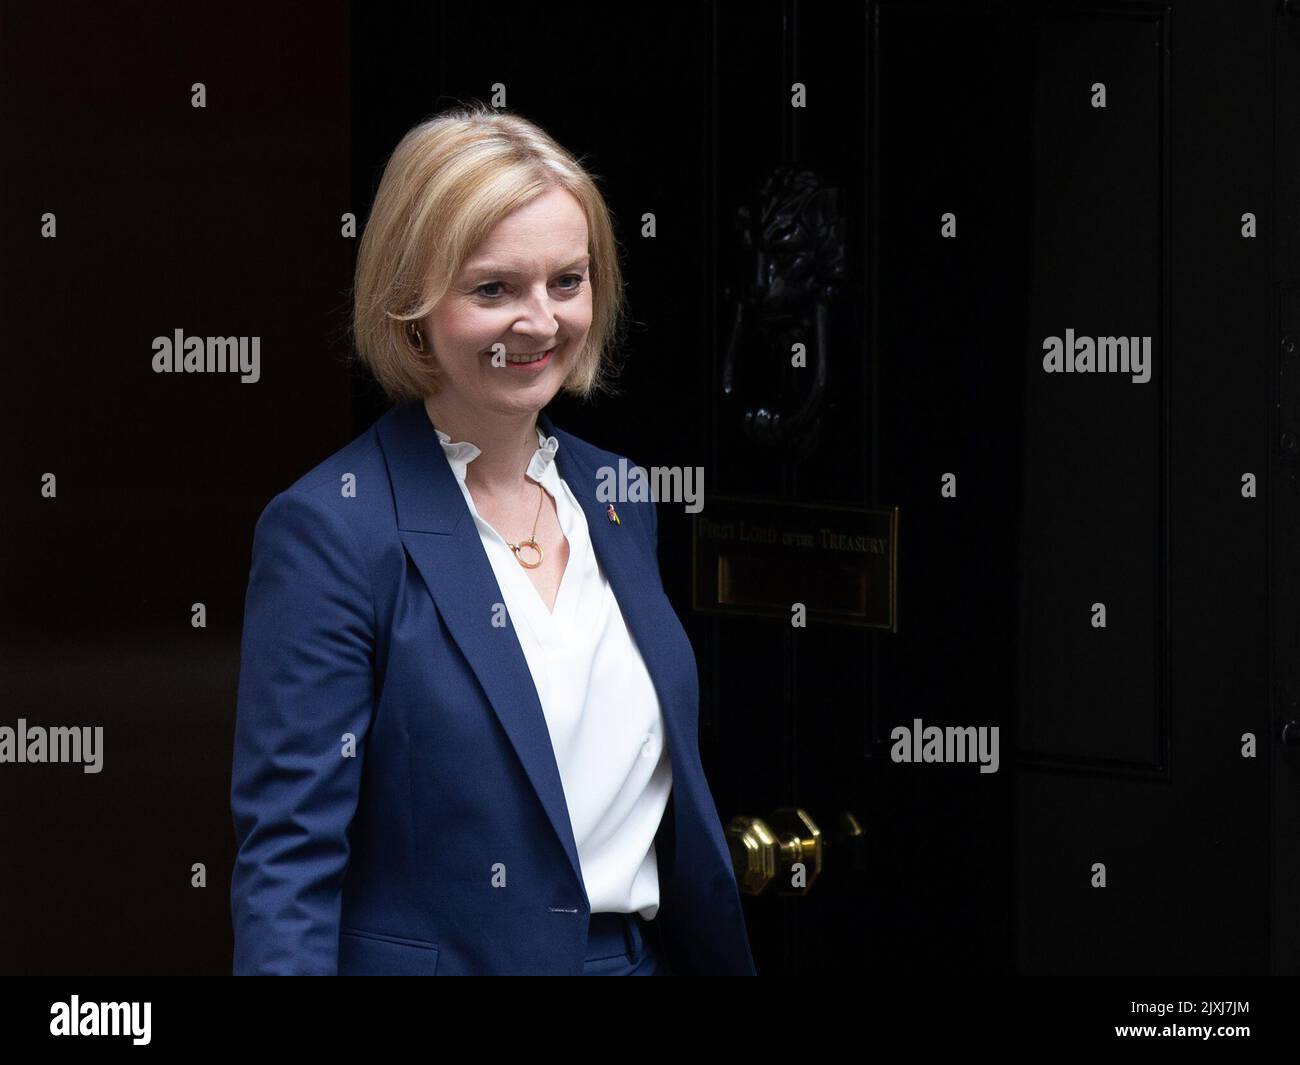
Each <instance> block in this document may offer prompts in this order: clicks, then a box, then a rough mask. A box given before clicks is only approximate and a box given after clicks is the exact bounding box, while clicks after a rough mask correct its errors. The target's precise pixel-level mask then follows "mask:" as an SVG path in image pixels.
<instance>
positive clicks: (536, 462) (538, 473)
mask: <svg viewBox="0 0 1300 1065" xmlns="http://www.w3.org/2000/svg"><path fill="white" fill-rule="evenodd" d="M434 432H436V433H437V434H438V443H440V444H441V445H442V451H443V454H444V455H446V456H447V463H448V465H450V466H451V469H452V472H453V473H454V474H455V475H456V479H457V480H458V481H460V482H461V483H462V484H463V483H464V481H465V470H466V468H467V467H468V466H469V464H470V463H471V462H473V461H474V460H475V459H476V458H478V457H479V455H481V454H483V452H482V451H480V450H479V449H478V448H477V447H476V446H475V445H473V444H471V443H470V442H469V441H468V440H457V441H453V440H452V439H451V437H450V436H448V435H447V434H446V433H444V432H443V431H442V430H441V429H435V430H434ZM559 449H560V441H559V440H557V439H556V438H555V437H553V436H547V435H546V434H545V433H544V432H542V430H541V428H540V427H539V428H538V430H537V450H536V451H535V452H534V453H533V457H532V459H531V461H530V462H529V463H528V470H527V475H528V476H529V477H531V478H532V479H533V480H534V481H536V482H537V483H538V484H541V483H542V479H543V478H544V477H546V476H547V472H548V471H549V470H551V469H553V468H554V463H555V453H556V452H557V451H558V450H559Z"/></svg>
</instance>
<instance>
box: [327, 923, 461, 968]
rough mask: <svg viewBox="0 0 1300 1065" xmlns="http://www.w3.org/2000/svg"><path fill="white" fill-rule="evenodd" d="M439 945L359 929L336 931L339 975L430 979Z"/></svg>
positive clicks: (435, 963) (436, 961) (436, 964)
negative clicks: (420, 977) (337, 936)
mask: <svg viewBox="0 0 1300 1065" xmlns="http://www.w3.org/2000/svg"><path fill="white" fill-rule="evenodd" d="M437 971H438V945H437V944H436V943H428V942H426V941H424V940H423V939H403V938H402V937H401V936H388V935H384V934H383V933H381V932H366V931H363V930H362V929H360V928H343V929H340V930H339V975H340V976H433V975H435V974H436V973H437Z"/></svg>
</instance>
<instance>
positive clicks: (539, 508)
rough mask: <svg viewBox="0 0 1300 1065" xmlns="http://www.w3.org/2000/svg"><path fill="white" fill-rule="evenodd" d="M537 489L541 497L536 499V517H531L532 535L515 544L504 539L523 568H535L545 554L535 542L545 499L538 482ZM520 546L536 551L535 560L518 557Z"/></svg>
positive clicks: (543, 489) (542, 489) (544, 491)
mask: <svg viewBox="0 0 1300 1065" xmlns="http://www.w3.org/2000/svg"><path fill="white" fill-rule="evenodd" d="M537 490H538V491H539V492H541V494H542V496H541V499H539V500H538V501H537V517H536V518H533V533H532V535H531V536H529V537H528V539H527V540H520V541H519V543H517V544H512V543H511V542H510V541H509V540H507V541H506V546H507V547H508V548H510V550H511V551H513V552H514V553H515V558H517V559H519V564H520V565H521V566H523V567H524V569H536V568H537V567H538V566H540V565H541V564H542V559H543V558H544V557H545V556H544V555H543V554H542V549H541V547H540V546H538V543H537V522H538V519H540V518H541V516H542V503H543V502H544V501H545V500H546V489H545V488H543V487H542V486H541V485H540V484H539V485H538V486H537ZM521 547H531V548H532V549H533V550H534V551H536V552H537V561H536V562H525V561H524V560H523V559H522V558H520V556H519V549H520V548H521Z"/></svg>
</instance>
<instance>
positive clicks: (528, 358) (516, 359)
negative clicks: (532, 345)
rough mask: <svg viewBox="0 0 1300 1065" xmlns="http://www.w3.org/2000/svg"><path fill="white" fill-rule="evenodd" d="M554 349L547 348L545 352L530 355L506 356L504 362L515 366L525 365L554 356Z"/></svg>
mask: <svg viewBox="0 0 1300 1065" xmlns="http://www.w3.org/2000/svg"><path fill="white" fill-rule="evenodd" d="M554 354H555V348H547V349H546V351H538V352H535V353H534V354H532V355H511V354H507V355H506V362H512V363H515V364H516V365H521V366H522V365H527V364H528V363H530V362H538V361H540V360H541V359H544V358H546V356H547V355H554Z"/></svg>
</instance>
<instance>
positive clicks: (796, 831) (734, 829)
mask: <svg viewBox="0 0 1300 1065" xmlns="http://www.w3.org/2000/svg"><path fill="white" fill-rule="evenodd" d="M822 842H823V841H822V833H821V829H819V828H818V827H817V825H816V824H815V823H814V821H813V819H812V818H811V817H810V816H809V815H808V812H807V811H806V810H802V809H800V808H799V807H796V806H787V807H782V808H781V809H779V810H776V811H774V812H773V813H772V816H771V817H769V818H768V819H767V820H766V821H764V820H763V819H762V818H760V817H750V816H748V815H745V814H741V815H739V816H736V817H733V818H732V819H731V822H730V823H729V824H728V825H727V846H728V847H729V848H730V850H731V865H732V869H733V870H734V871H735V873H736V883H737V884H738V885H739V887H740V890H741V891H743V892H745V894H747V895H761V894H762V893H763V892H764V891H767V890H768V889H769V887H770V888H772V891H773V893H774V894H777V895H806V894H808V892H809V891H811V890H812V886H813V884H815V883H816V882H817V878H818V877H819V876H820V875H821V871H822V853H823V851H822Z"/></svg>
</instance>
